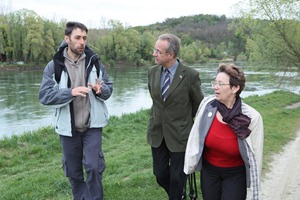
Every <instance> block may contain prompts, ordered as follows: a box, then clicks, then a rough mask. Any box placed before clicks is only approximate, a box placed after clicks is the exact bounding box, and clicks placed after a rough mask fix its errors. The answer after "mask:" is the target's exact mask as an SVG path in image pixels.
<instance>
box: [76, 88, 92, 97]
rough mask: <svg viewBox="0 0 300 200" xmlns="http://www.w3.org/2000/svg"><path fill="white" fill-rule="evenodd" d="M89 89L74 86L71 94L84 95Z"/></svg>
mask: <svg viewBox="0 0 300 200" xmlns="http://www.w3.org/2000/svg"><path fill="white" fill-rule="evenodd" d="M89 91H90V89H89V88H87V87H83V86H80V87H76V88H73V89H72V96H73V97H75V96H82V97H86V94H87V93H89Z"/></svg>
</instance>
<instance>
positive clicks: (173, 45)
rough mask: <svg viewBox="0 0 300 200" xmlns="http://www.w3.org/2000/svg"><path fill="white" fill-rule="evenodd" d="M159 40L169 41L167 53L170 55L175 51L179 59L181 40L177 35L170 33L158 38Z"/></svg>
mask: <svg viewBox="0 0 300 200" xmlns="http://www.w3.org/2000/svg"><path fill="white" fill-rule="evenodd" d="M158 40H166V41H168V43H169V46H168V48H167V50H166V53H170V52H172V51H173V52H174V55H175V57H177V55H178V54H179V50H180V39H179V38H178V37H177V36H176V35H174V34H170V33H166V34H162V35H160V36H159V37H158Z"/></svg>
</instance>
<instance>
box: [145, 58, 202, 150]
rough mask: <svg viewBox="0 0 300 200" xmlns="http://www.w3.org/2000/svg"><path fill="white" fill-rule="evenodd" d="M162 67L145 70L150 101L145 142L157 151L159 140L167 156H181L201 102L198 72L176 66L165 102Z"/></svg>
mask: <svg viewBox="0 0 300 200" xmlns="http://www.w3.org/2000/svg"><path fill="white" fill-rule="evenodd" d="M161 75H162V66H159V65H157V66H153V67H150V68H149V70H148V89H149V93H150V96H151V98H152V107H151V114H150V118H149V123H148V128H147V142H148V144H150V145H151V146H152V147H155V148H156V147H159V146H160V144H161V143H162V141H163V139H164V140H165V142H166V145H167V147H168V149H169V150H170V151H171V152H185V148H186V143H187V140H188V136H189V133H190V130H191V128H192V126H193V118H194V117H195V114H196V112H197V109H198V107H199V104H200V102H201V101H202V99H203V93H202V91H201V81H200V77H199V72H198V71H196V70H195V69H193V68H190V67H187V66H185V65H183V64H182V63H180V62H179V65H178V68H177V70H176V72H175V75H174V78H173V81H172V83H171V85H170V88H169V91H168V95H167V99H166V100H165V101H163V99H162V95H161V88H160V80H161Z"/></svg>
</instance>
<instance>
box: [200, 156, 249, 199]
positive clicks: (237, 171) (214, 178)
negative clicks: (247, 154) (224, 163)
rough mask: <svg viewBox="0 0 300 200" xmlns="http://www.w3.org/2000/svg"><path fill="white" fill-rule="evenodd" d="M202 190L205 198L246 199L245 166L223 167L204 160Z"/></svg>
mask: <svg viewBox="0 0 300 200" xmlns="http://www.w3.org/2000/svg"><path fill="white" fill-rule="evenodd" d="M201 190H202V195H203V199H205V200H245V199H246V196H247V186H246V169H245V166H240V167H229V168H221V167H216V166H213V165H211V164H210V163H208V162H207V161H204V162H203V166H202V170H201Z"/></svg>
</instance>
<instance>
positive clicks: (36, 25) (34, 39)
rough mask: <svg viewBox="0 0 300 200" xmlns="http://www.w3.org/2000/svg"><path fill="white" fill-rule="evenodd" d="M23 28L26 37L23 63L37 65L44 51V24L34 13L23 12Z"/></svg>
mask: <svg viewBox="0 0 300 200" xmlns="http://www.w3.org/2000/svg"><path fill="white" fill-rule="evenodd" d="M25 14H26V18H25V27H26V31H27V35H26V37H25V41H24V43H25V44H24V50H23V52H24V55H25V59H26V60H25V61H29V62H35V63H38V62H39V61H40V58H41V54H42V52H43V50H44V40H43V36H44V35H45V34H44V23H43V20H42V18H41V17H39V16H38V15H37V14H36V13H35V12H33V11H28V12H25Z"/></svg>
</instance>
